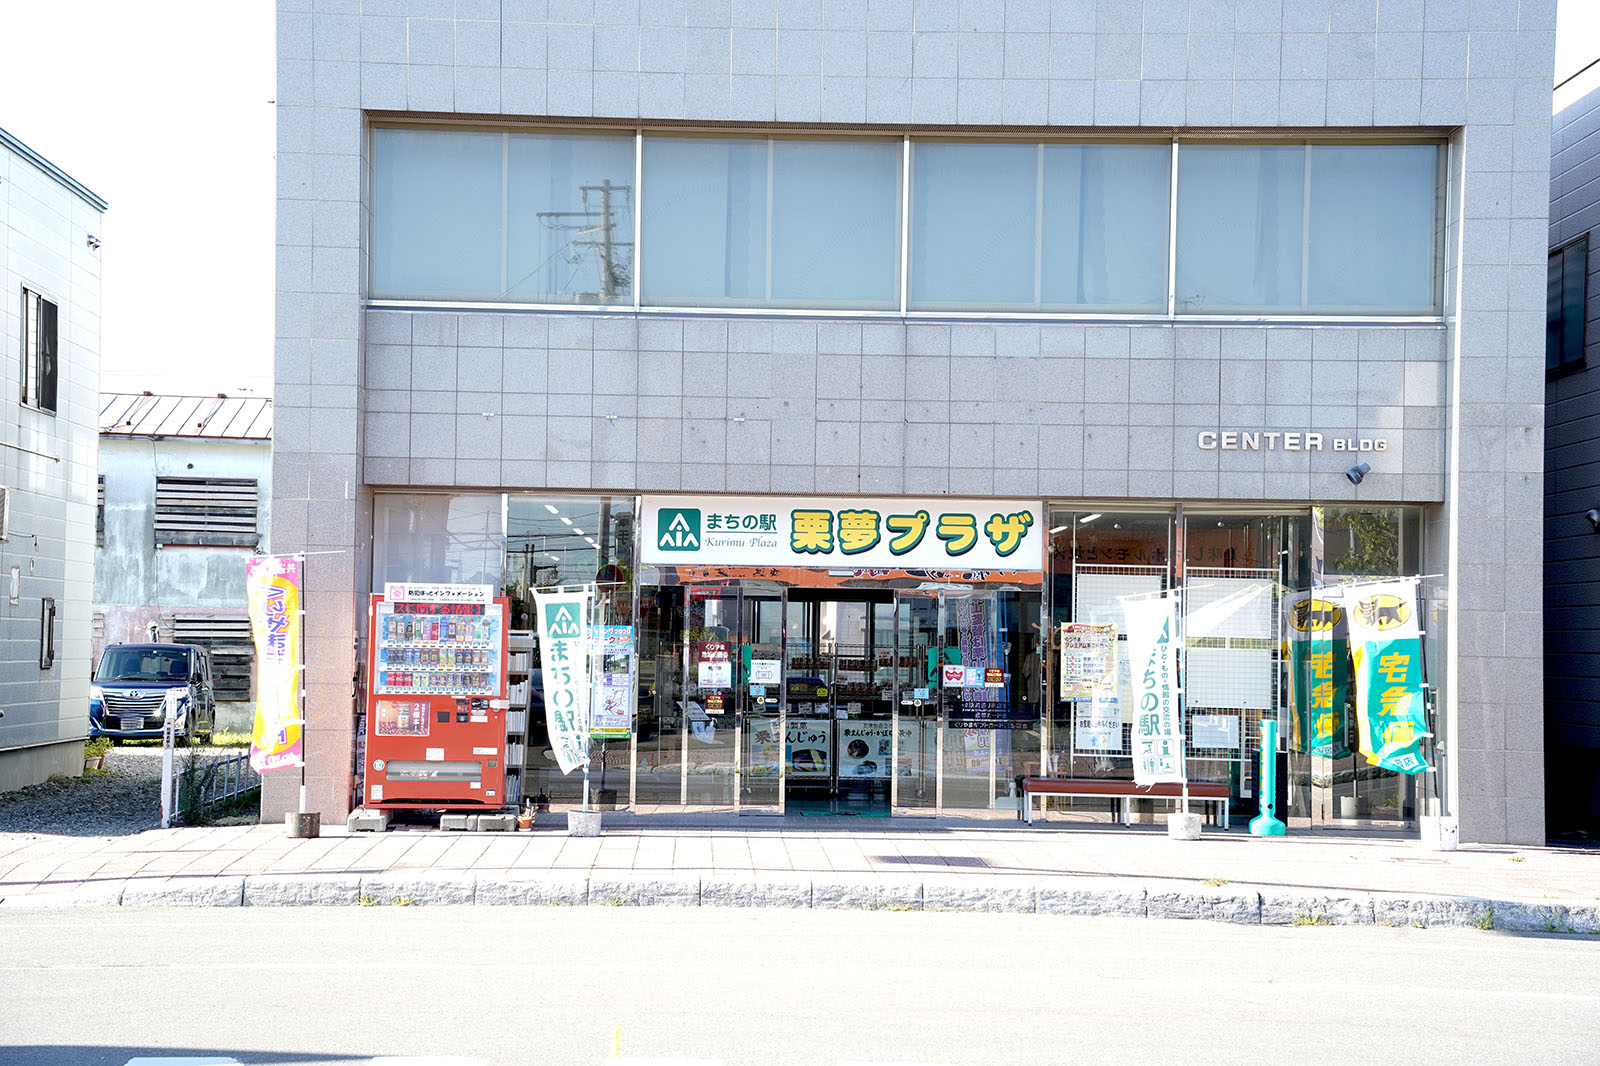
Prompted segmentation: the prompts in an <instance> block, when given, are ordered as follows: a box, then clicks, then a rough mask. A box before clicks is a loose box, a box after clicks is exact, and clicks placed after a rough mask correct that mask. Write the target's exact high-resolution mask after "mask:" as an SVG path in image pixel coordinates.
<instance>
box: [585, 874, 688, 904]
mask: <svg viewBox="0 0 1600 1066" xmlns="http://www.w3.org/2000/svg"><path fill="white" fill-rule="evenodd" d="M589 903H590V904H591V905H599V906H634V907H698V906H700V875H699V874H632V873H626V872H617V873H607V872H603V871H600V870H596V871H594V872H593V873H591V874H590V875H589Z"/></svg>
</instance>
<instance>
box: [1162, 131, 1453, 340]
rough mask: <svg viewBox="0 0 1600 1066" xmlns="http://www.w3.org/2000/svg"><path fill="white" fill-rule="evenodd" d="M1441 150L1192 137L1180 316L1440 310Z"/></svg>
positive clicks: (1183, 212)
mask: <svg viewBox="0 0 1600 1066" xmlns="http://www.w3.org/2000/svg"><path fill="white" fill-rule="evenodd" d="M1440 167H1441V159H1440V152H1439V149H1438V147H1437V146H1435V145H1431V144H1424V145H1322V144H1319V145H1234V144H1227V145H1220V144H1194V145H1189V144H1186V145H1183V146H1182V147H1181V149H1180V151H1179V153H1178V241H1177V245H1178V248H1177V252H1178V254H1177V279H1176V281H1177V306H1176V309H1177V312H1178V313H1179V314H1184V313H1194V314H1206V313H1232V312H1256V313H1276V314H1373V315H1427V314H1434V313H1435V312H1436V310H1437V308H1438V302H1439V292H1438V289H1439V269H1438V262H1437V249H1438V246H1439V240H1438V236H1439V230H1440V226H1441V224H1442V218H1443V213H1442V205H1443V198H1442V195H1441V190H1442V181H1443V179H1442V174H1441V170H1440Z"/></svg>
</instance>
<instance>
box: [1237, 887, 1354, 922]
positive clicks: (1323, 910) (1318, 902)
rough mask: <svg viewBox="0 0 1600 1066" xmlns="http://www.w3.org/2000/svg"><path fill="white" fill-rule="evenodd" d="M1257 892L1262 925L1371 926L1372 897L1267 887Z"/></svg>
mask: <svg viewBox="0 0 1600 1066" xmlns="http://www.w3.org/2000/svg"><path fill="white" fill-rule="evenodd" d="M1260 892H1261V924H1262V925H1323V924H1331V925H1371V924H1372V897H1371V896H1369V895H1367V894H1366V893H1365V892H1355V893H1329V892H1312V891H1309V890H1304V889H1293V888H1273V887H1267V888H1263V889H1261V890H1260Z"/></svg>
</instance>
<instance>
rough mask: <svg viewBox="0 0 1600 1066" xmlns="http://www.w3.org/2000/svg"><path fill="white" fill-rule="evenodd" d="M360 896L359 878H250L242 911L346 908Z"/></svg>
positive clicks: (245, 880) (356, 875)
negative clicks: (330, 906) (338, 906)
mask: <svg viewBox="0 0 1600 1066" xmlns="http://www.w3.org/2000/svg"><path fill="white" fill-rule="evenodd" d="M367 813H369V814H373V813H380V814H381V813H382V812H367ZM384 821H385V822H387V821H388V818H387V816H385V817H384ZM360 896H361V875H359V874H252V875H250V876H249V877H246V878H245V879H244V905H245V906H246V907H311V906H328V905H345V906H348V905H350V904H353V903H355V902H356V901H357V900H358V899H359V898H360Z"/></svg>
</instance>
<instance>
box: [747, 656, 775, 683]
mask: <svg viewBox="0 0 1600 1066" xmlns="http://www.w3.org/2000/svg"><path fill="white" fill-rule="evenodd" d="M782 674H783V663H782V662H781V661H780V660H778V659H751V660H750V683H751V684H752V685H776V684H779V683H780V682H782V680H783V677H782Z"/></svg>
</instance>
